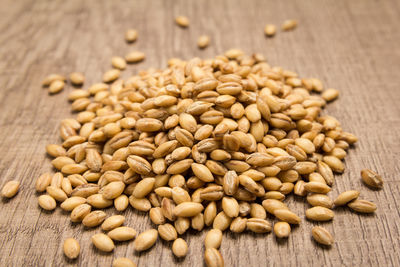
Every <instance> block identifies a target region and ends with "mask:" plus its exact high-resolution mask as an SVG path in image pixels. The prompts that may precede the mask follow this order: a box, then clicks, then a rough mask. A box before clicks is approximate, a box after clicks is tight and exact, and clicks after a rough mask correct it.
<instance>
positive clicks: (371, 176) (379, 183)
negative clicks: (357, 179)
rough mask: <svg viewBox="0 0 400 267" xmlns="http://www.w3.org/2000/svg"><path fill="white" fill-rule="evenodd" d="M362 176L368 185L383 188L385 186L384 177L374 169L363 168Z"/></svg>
mask: <svg viewBox="0 0 400 267" xmlns="http://www.w3.org/2000/svg"><path fill="white" fill-rule="evenodd" d="M361 178H362V180H363V182H364V183H365V184H366V185H368V186H370V187H372V188H376V189H381V188H382V187H383V179H382V177H381V176H380V175H379V174H377V173H376V172H374V171H372V170H369V169H364V170H362V171H361Z"/></svg>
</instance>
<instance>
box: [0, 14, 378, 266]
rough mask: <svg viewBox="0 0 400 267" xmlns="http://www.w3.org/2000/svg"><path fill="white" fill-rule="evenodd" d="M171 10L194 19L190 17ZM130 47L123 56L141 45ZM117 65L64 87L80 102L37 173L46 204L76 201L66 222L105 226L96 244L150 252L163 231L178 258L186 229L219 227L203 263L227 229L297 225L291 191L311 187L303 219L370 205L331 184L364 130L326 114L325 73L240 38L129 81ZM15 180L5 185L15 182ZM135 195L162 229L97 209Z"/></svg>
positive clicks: (281, 230) (118, 205)
mask: <svg viewBox="0 0 400 267" xmlns="http://www.w3.org/2000/svg"><path fill="white" fill-rule="evenodd" d="M177 23H178V24H179V25H181V26H183V25H186V24H185V20H182V19H179V20H178V19H177ZM292 26H293V25H292ZM129 36H130V37H129V38H127V39H128V40H134V39H135V38H134V37H135V36H134V34H130V35H129ZM132 36H133V37H132ZM131 58H132V60H128V59H129V58H127V61H128V62H129V61H133V62H135V61H137V60H139V58H140V60H141V59H142V58H143V57H142V55H140V57H139V55H137V54H135V55H131ZM113 65H114V66H115V67H116V68H118V70H117V69H113V70H112V71H109V72H106V74H105V75H104V82H110V83H111V82H112V83H111V84H107V83H97V84H94V85H92V86H90V87H89V88H88V89H87V90H83V89H75V90H73V91H72V92H71V93H70V95H69V99H70V100H71V101H72V107H73V111H75V112H78V113H77V114H76V116H75V118H69V119H65V120H63V121H62V122H61V125H60V136H61V138H62V140H63V142H62V144H59V145H58V144H51V145H48V146H47V147H46V149H47V152H48V154H49V155H50V156H52V157H54V159H53V160H52V165H53V166H54V168H55V169H57V170H58V172H57V173H55V174H50V173H45V174H43V175H41V176H40V177H39V178H38V180H37V183H36V190H37V191H38V192H43V193H44V195H42V196H40V197H39V205H40V207H42V208H43V209H46V210H54V209H55V208H56V202H58V203H59V204H60V207H61V208H62V209H63V210H66V211H69V212H71V221H72V222H77V223H79V222H82V224H83V225H85V226H86V227H98V226H100V225H101V230H102V231H104V233H103V232H101V230H99V232H98V233H97V234H95V235H93V237H92V242H93V245H94V246H95V247H96V248H97V249H98V250H101V251H104V252H111V251H112V250H113V249H114V247H115V245H118V243H116V244H114V241H129V240H132V239H135V241H134V248H135V250H136V251H143V250H147V249H150V248H151V247H152V246H153V245H154V244H155V243H156V241H157V239H158V238H159V237H160V238H162V239H164V240H166V241H169V242H171V243H173V244H172V252H173V254H174V255H175V256H176V257H184V256H185V255H186V254H187V252H188V249H189V248H188V245H187V243H186V242H185V240H183V239H182V238H179V236H181V235H183V234H184V233H185V232H186V231H187V230H188V229H189V228H192V229H195V230H197V231H202V230H203V229H205V228H211V230H209V231H208V233H207V235H206V238H205V255H204V258H205V262H206V264H207V265H208V266H223V265H224V264H223V262H224V261H223V257H222V255H221V253H220V252H219V247H220V246H221V242H222V233H223V231H231V232H234V233H240V232H243V231H251V232H254V233H257V234H264V233H268V232H271V231H272V230H273V232H274V233H275V235H276V237H278V238H287V237H288V236H289V235H290V233H291V225H296V224H299V223H301V218H300V217H299V216H298V214H296V213H294V212H293V211H291V210H290V207H288V206H287V205H286V204H285V203H284V202H285V198H286V197H287V196H288V195H290V194H294V195H297V196H302V197H304V198H306V199H307V202H308V203H309V204H310V205H311V206H312V207H311V208H309V209H308V210H307V211H306V218H307V219H308V220H311V221H315V222H320V221H330V220H332V219H333V218H334V211H333V210H332V209H333V207H334V206H342V205H348V206H349V208H350V209H351V210H353V211H356V212H366V213H369V212H374V211H375V209H376V206H375V204H373V203H372V202H369V201H366V200H359V199H358V197H359V195H360V193H359V192H358V191H355V190H351V191H347V192H344V193H342V194H340V195H339V196H338V198H337V199H336V200H335V201H333V200H332V199H331V198H330V197H329V196H328V195H327V193H328V192H330V191H331V187H332V186H333V184H334V174H333V173H334V172H337V173H342V172H343V171H344V164H343V159H344V158H345V156H346V154H347V153H346V150H348V149H349V147H350V146H351V145H352V144H354V143H355V142H357V137H356V136H354V135H353V134H351V133H349V132H346V131H344V130H343V129H342V127H341V125H340V122H339V121H338V120H337V119H336V118H334V117H332V116H329V115H321V114H320V113H321V110H322V109H323V108H324V107H325V105H326V103H327V101H332V100H334V99H335V98H337V97H338V95H339V93H338V91H337V90H335V89H327V90H324V86H323V84H322V82H321V81H320V80H318V79H316V78H300V77H299V76H298V74H297V73H295V72H293V71H289V70H285V69H283V68H281V67H272V66H270V65H269V64H268V63H267V62H266V60H265V59H264V57H263V56H262V55H260V54H254V55H253V56H248V55H245V54H244V53H243V52H242V51H241V50H238V49H231V50H229V51H227V52H226V53H225V54H224V55H221V56H217V57H216V58H214V59H208V60H202V59H200V58H193V59H191V60H189V61H183V60H179V59H172V60H170V61H169V62H168V68H166V69H164V70H155V69H150V70H148V71H141V72H139V74H138V75H134V76H132V77H130V78H129V79H127V80H121V79H119V73H120V70H123V69H125V64H124V61H123V59H122V58H114V59H113ZM63 79H64V77H53V81H50V80H49V81H46V84H50V83H51V82H54V80H57V81H63ZM81 80H82V79H81ZM320 93H322V97H321V96H319V95H318V94H320ZM77 103H78V104H77ZM362 177H363V180H364V182H365V183H366V184H368V185H369V186H373V187H379V188H380V187H382V179H381V178H380V176H379V175H377V174H376V173H374V172H372V171H369V170H365V171H363V174H362ZM6 191H7V190H6ZM8 191H10V192H11V191H15V190H14V189H10V190H8ZM8 191H7V192H5V193H4V192H3V195H7V194H8V195H11V194H13V192H11V193H8ZM129 205H130V206H131V207H132V208H133V209H136V210H139V211H142V212H148V213H149V216H150V219H151V221H152V223H153V228H154V229H148V230H147V231H144V232H142V233H139V234H138V235H137V233H136V231H135V230H134V229H133V228H130V227H127V226H123V224H124V223H128V224H129V221H128V220H126V219H125V217H124V216H123V215H113V216H110V217H108V218H107V214H106V213H105V212H103V211H102V209H105V208H108V207H111V206H114V207H115V210H116V211H118V212H123V211H124V210H126V209H127V208H128V206H129ZM267 213H269V214H271V215H274V216H275V218H276V220H275V222H273V221H272V220H270V219H267ZM312 236H313V237H314V239H315V240H316V241H317V242H319V243H321V244H324V245H331V244H333V242H334V239H333V237H332V235H331V234H330V233H329V232H328V231H327V230H326V229H324V228H322V227H319V226H317V227H314V228H313V230H312ZM86 246H87V245H85V246H84V247H83V249H85V247H86ZM64 251H65V254H66V255H67V257H69V258H76V257H78V254H79V251H80V246H79V243H77V241H76V240H75V239H68V240H67V241H66V242H65V243H64ZM124 263H127V264H128V263H129V264H130V265H131V266H134V263H132V262H131V261H130V260H129V259H125V258H122V259H118V260H116V261H115V262H114V266H122V265H123V264H124Z"/></svg>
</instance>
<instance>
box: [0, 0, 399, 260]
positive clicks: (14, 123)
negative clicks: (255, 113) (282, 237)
mask: <svg viewBox="0 0 400 267" xmlns="http://www.w3.org/2000/svg"><path fill="white" fill-rule="evenodd" d="M179 14H184V15H187V16H188V17H189V18H190V19H191V25H190V27H189V28H188V29H181V28H179V27H176V25H175V24H174V22H173V19H174V17H175V16H176V15H179ZM399 14H400V2H399V1H396V0H387V1H376V0H354V1H346V0H337V1H328V0H322V1H321V0H309V1H302V0H298V1H272V0H271V1H261V0H259V1H239V0H224V1H214V0H209V1H202V0H201V1H200V0H196V1H184V0H181V1H172V0H169V1H164V0H158V1H139V0H137V1H122V0H117V1H107V0H89V1H80V0H70V1H62V0H55V1H44V0H41V1H33V0H32V1H29V0H26V1H14V0H0V47H1V48H0V92H1V93H0V186H1V187H2V186H3V185H4V184H5V183H6V181H9V180H12V179H17V180H20V181H21V183H22V186H21V190H20V192H19V194H18V195H17V196H16V197H15V198H13V199H11V200H9V201H5V200H3V201H2V203H1V204H0V258H1V264H0V265H2V266H64V265H70V266H73V265H79V266H111V263H112V260H113V259H114V258H115V257H122V256H125V257H128V258H131V259H133V260H134V261H135V262H136V263H137V264H138V266H174V265H180V266H189V265H190V266H193V267H194V266H203V253H204V249H203V239H204V236H205V234H204V232H202V233H194V232H191V233H190V234H186V235H184V239H185V240H187V242H188V244H189V247H190V249H189V255H188V256H187V257H186V258H185V259H184V260H181V261H178V260H176V259H175V258H174V257H173V255H172V253H171V250H170V247H171V244H168V243H166V242H158V243H157V245H156V246H155V247H154V248H153V249H152V250H150V251H148V252H145V253H140V254H137V253H134V251H133V243H132V242H130V243H126V242H125V243H120V244H118V245H117V247H116V249H115V253H113V254H105V253H98V252H97V251H96V250H95V249H94V248H93V246H92V245H90V236H91V235H92V234H93V233H95V232H98V231H99V230H98V229H96V230H89V231H87V230H84V228H83V227H82V225H74V224H71V223H70V220H69V217H68V214H67V213H64V212H62V211H61V210H60V209H58V210H57V211H55V212H54V213H49V212H44V211H43V210H40V209H39V208H38V205H37V195H36V194H35V192H34V190H33V188H34V182H35V179H36V178H37V177H38V176H39V175H40V174H41V173H43V172H45V171H49V170H51V164H50V159H49V158H48V157H46V154H45V149H44V147H45V145H46V144H48V143H54V142H59V141H60V140H59V137H58V126H59V121H60V120H61V119H63V118H66V117H69V116H71V114H70V112H69V109H70V107H69V104H68V103H67V100H66V96H67V94H68V91H69V90H71V88H66V90H64V91H63V92H62V93H61V94H58V95H56V96H49V95H48V94H47V92H46V90H43V89H42V88H41V86H40V84H41V80H42V79H43V77H44V76H46V75H47V74H49V73H53V72H56V73H64V74H68V73H70V72H72V71H81V72H84V73H85V75H86V86H85V87H87V86H88V85H90V84H92V83H94V82H96V81H99V80H100V79H101V74H102V73H103V72H104V71H106V70H107V69H109V68H110V67H111V66H110V58H111V56H113V55H124V54H125V53H127V52H129V51H130V50H133V49H139V50H142V51H144V52H145V53H146V54H147V58H146V60H145V61H144V62H143V63H141V64H138V65H134V66H129V68H128V70H127V71H125V73H124V76H125V75H126V76H125V77H127V76H128V75H129V74H131V73H135V72H137V71H138V70H140V69H145V68H148V67H157V68H161V67H164V66H165V65H166V62H167V60H168V59H169V58H170V57H180V58H184V59H188V58H191V57H194V56H200V57H203V58H208V57H213V56H215V55H217V54H219V53H222V52H223V51H224V50H226V49H228V48H232V47H238V48H242V49H243V50H245V51H246V52H248V53H253V52H261V53H263V54H264V55H266V56H267V58H268V61H269V62H270V63H271V64H272V65H280V66H283V67H285V68H288V69H292V70H295V71H297V72H298V73H299V74H300V75H301V76H304V77H310V76H312V77H318V78H321V79H322V80H323V81H324V82H325V84H326V85H328V86H329V87H333V88H337V89H339V90H340V91H341V96H340V99H339V100H338V101H336V102H335V103H333V104H331V105H329V106H328V108H327V111H326V112H327V113H329V114H332V115H334V116H336V117H337V118H338V119H339V120H340V121H341V122H342V126H343V128H344V129H346V130H348V131H350V132H353V133H355V134H356V135H357V136H358V137H359V138H360V142H359V143H358V144H357V145H356V147H355V149H352V150H350V153H349V155H348V157H347V158H346V171H345V173H344V174H343V175H340V176H337V180H336V181H337V182H336V184H335V186H334V187H333V192H331V193H330V195H331V196H332V197H335V196H337V195H338V193H339V192H342V191H344V190H348V189H353V188H356V189H360V190H361V196H362V198H364V199H368V200H371V201H374V202H375V203H376V204H377V206H378V210H377V212H376V213H375V214H374V215H370V216H362V215H357V214H354V213H351V212H349V211H348V210H346V209H339V210H337V211H336V216H335V219H334V221H333V223H326V224H323V225H324V227H326V228H327V229H328V230H329V231H330V232H331V233H332V234H333V235H334V236H335V240H336V243H335V244H334V245H333V247H332V248H330V249H323V248H320V247H319V246H318V245H316V244H315V243H314V242H313V241H312V239H311V234H310V231H311V228H312V225H313V223H310V222H308V221H306V220H304V221H303V223H302V224H301V225H300V226H299V227H296V228H294V229H293V233H292V235H291V236H290V238H289V239H288V240H287V241H277V240H276V239H275V237H274V236H273V235H272V234H269V235H253V234H242V235H233V234H230V233H226V234H224V240H223V243H222V248H221V252H222V255H223V257H224V260H225V264H226V266H252V267H253V266H361V265H362V266H399V265H400V229H399V221H400V214H399V209H400V204H399V203H400V178H399V173H400V167H399V166H400V161H399V158H400V138H399V137H400V134H399V133H400V105H399V103H400V91H399V84H400V75H399V71H400V49H399V42H400V31H399V30H398V25H400V15H399ZM288 18H295V19H298V20H299V27H298V29H296V30H295V31H293V32H288V33H281V32H279V33H278V34H277V36H276V37H275V38H271V39H267V38H265V37H264V35H263V27H264V25H265V24H266V23H275V24H277V25H280V23H281V22H282V21H283V20H285V19H288ZM130 27H134V28H136V29H137V30H138V31H139V38H138V41H137V42H136V43H134V44H132V45H127V44H126V43H125V42H124V40H123V35H124V32H125V30H126V29H127V28H130ZM200 34H208V35H210V37H211V45H210V47H208V48H207V49H205V50H203V51H201V50H198V49H197V47H196V40H197V37H198V36H199V35H200ZM365 167H368V168H371V169H374V170H376V171H378V172H379V173H380V174H382V176H383V177H384V179H385V186H384V189H383V190H381V191H371V190H369V189H368V188H366V187H365V186H364V185H362V183H361V180H360V174H359V172H360V170H361V169H362V168H365ZM288 205H289V206H290V207H291V208H292V209H293V210H295V211H296V212H297V213H298V214H300V215H301V217H302V218H304V213H305V209H306V208H307V205H306V203H305V202H304V200H303V199H297V198H296V199H295V198H293V197H291V198H289V200H288ZM112 212H113V211H112V210H109V211H108V213H109V214H111V213H112ZM126 215H127V225H129V226H133V227H134V228H135V229H137V230H138V231H139V232H141V231H143V230H144V229H149V228H150V227H152V226H151V223H150V221H149V219H148V217H147V216H145V215H143V214H140V213H138V212H134V211H132V210H131V209H129V210H128V211H127V212H126ZM71 236H73V237H75V238H77V239H78V240H79V241H80V244H81V248H82V249H81V256H80V257H79V259H78V260H77V261H68V260H66V258H65V257H64V256H63V253H62V246H61V244H62V242H63V240H64V239H66V238H68V237H71Z"/></svg>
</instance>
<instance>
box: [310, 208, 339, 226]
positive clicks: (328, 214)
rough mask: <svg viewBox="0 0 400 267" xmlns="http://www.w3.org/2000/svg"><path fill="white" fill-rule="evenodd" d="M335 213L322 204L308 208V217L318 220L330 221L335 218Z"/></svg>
mask: <svg viewBox="0 0 400 267" xmlns="http://www.w3.org/2000/svg"><path fill="white" fill-rule="evenodd" d="M334 215H335V214H334V213H333V211H332V210H330V209H328V208H325V207H321V206H316V207H313V208H310V209H308V210H306V217H307V219H309V220H312V221H318V222H324V221H330V220H332V219H333V217H334Z"/></svg>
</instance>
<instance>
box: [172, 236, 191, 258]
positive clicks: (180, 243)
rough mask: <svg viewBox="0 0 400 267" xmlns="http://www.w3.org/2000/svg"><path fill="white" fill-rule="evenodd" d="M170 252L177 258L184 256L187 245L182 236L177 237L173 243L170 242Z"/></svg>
mask: <svg viewBox="0 0 400 267" xmlns="http://www.w3.org/2000/svg"><path fill="white" fill-rule="evenodd" d="M172 252H173V253H174V255H175V256H176V257H178V258H182V257H185V256H186V254H187V252H188V245H187V243H186V241H185V240H183V239H182V238H177V239H176V240H175V241H174V243H172Z"/></svg>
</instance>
